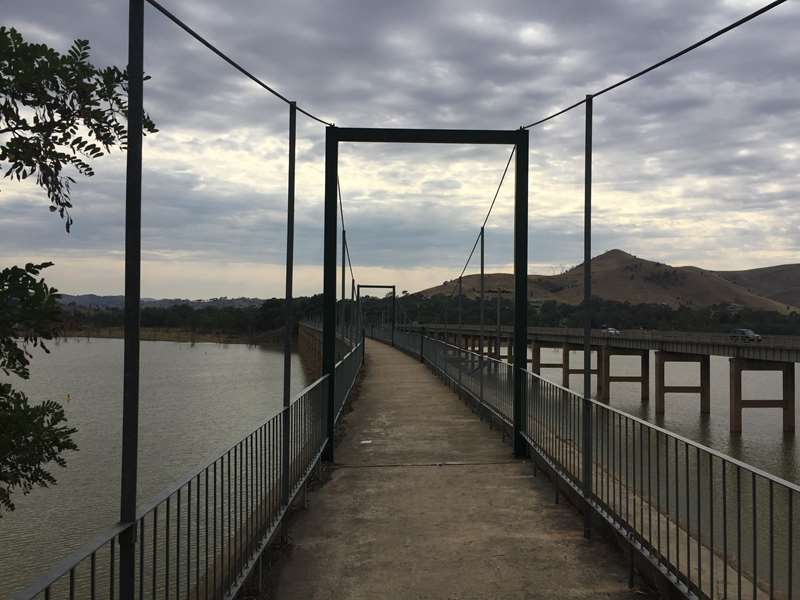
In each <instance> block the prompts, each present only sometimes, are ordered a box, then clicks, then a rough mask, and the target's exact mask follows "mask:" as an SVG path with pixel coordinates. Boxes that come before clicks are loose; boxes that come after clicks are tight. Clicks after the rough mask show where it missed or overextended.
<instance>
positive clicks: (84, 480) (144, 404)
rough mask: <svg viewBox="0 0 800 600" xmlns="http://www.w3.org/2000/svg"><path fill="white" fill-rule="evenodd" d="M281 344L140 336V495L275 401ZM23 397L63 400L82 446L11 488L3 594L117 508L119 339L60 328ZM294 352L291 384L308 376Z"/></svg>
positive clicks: (165, 482) (234, 434) (1, 554)
mask: <svg viewBox="0 0 800 600" xmlns="http://www.w3.org/2000/svg"><path fill="white" fill-rule="evenodd" d="M282 372H283V355H282V353H281V352H280V351H279V350H276V349H272V348H261V347H251V346H246V345H242V344H230V345H224V344H213V343H200V344H189V343H175V342H142V348H141V373H142V375H141V377H142V378H141V400H140V417H139V419H140V422H139V424H140V441H139V452H140V458H139V500H140V502H141V503H142V504H144V503H145V502H147V500H148V499H150V498H151V497H153V496H155V495H156V494H157V493H158V492H159V491H161V490H163V489H165V488H166V487H168V486H170V485H171V484H173V483H176V482H177V481H178V480H179V479H181V478H182V477H183V476H185V475H188V474H189V473H191V472H192V471H194V470H196V469H198V468H200V467H202V466H204V465H206V464H207V463H209V462H210V461H211V460H212V459H213V458H215V457H216V456H217V455H219V454H220V453H222V452H223V451H224V450H226V449H227V448H228V447H229V446H231V445H232V444H234V443H235V442H237V441H238V440H240V439H241V438H242V437H243V436H244V435H245V434H247V433H249V432H250V431H252V430H253V429H255V428H256V426H257V425H258V424H259V423H260V422H261V421H263V420H264V419H266V418H268V417H270V416H271V415H273V414H275V412H277V410H278V409H279V408H280V406H281V405H282V397H281V394H282ZM16 383H19V385H18V387H19V388H20V389H23V390H24V391H26V392H27V393H28V395H29V397H30V398H31V400H32V401H34V402H35V401H37V400H44V399H47V398H50V399H55V400H59V401H60V402H62V404H64V407H65V410H66V413H67V417H68V418H69V421H70V424H72V425H74V426H76V427H77V428H78V433H77V434H76V436H75V439H76V442H77V444H78V447H79V449H80V451H79V452H74V453H70V454H69V455H68V456H67V461H68V466H67V468H66V469H59V468H56V469H55V470H54V475H55V477H56V479H57V480H58V485H56V486H54V487H52V488H49V489H34V490H33V491H32V492H31V494H30V495H28V496H22V495H21V494H15V495H14V497H13V500H14V501H15V503H16V505H17V509H16V511H14V512H13V513H10V514H6V515H5V516H3V518H2V519H0V598H5V597H7V596H8V595H9V594H10V593H11V592H13V591H14V590H16V589H18V588H19V587H21V586H22V585H24V584H25V583H27V582H28V581H29V580H30V579H31V577H33V576H36V575H37V574H39V573H41V572H42V571H43V570H45V569H46V568H47V567H49V566H51V565H52V564H53V562H54V561H55V560H56V559H58V558H60V557H62V556H63V555H65V554H67V553H68V552H70V551H72V550H74V549H76V548H78V547H79V546H81V545H82V544H83V543H86V542H87V541H88V540H89V539H91V537H92V536H93V535H94V534H97V533H98V532H100V531H102V530H103V529H104V528H105V527H107V526H109V525H111V524H113V523H115V522H116V521H117V519H118V510H119V477H120V475H119V464H120V459H119V454H120V447H121V438H120V434H121V428H120V421H121V414H122V340H104V339H94V340H90V341H87V340H85V339H77V338H72V339H65V340H62V341H61V342H60V343H59V344H57V345H54V346H53V347H52V348H51V354H50V355H44V354H43V353H42V354H37V355H36V357H35V359H34V361H33V364H32V368H31V379H30V381H28V382H20V381H19V380H16V381H15V384H16ZM306 383H307V382H306V376H305V373H304V371H303V369H302V366H301V364H300V361H299V358H298V357H297V356H295V357H294V360H293V366H292V390H293V393H295V392H298V391H300V390H301V389H302V388H303V387H304V386H305V385H306Z"/></svg>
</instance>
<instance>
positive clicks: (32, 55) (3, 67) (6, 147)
mask: <svg viewBox="0 0 800 600" xmlns="http://www.w3.org/2000/svg"><path fill="white" fill-rule="evenodd" d="M89 49H90V47H89V42H88V41H87V40H75V42H74V43H73V44H72V46H71V47H70V49H69V51H68V52H67V53H66V54H60V53H59V52H57V51H56V50H53V49H52V48H50V47H48V46H47V45H45V44H32V43H29V42H26V41H25V40H24V39H23V37H22V35H21V34H20V33H19V32H18V31H16V30H15V29H14V28H6V27H2V26H0V135H2V134H7V135H8V139H7V141H5V142H2V143H1V144H0V169H3V170H5V174H4V177H5V178H16V179H17V180H23V179H26V178H28V177H30V176H32V175H35V176H36V183H37V185H39V186H40V187H42V188H43V189H44V190H45V191H46V192H47V196H48V198H49V199H50V202H51V205H50V211H51V212H56V211H57V212H58V213H59V215H60V216H61V217H62V218H63V219H64V220H65V225H66V228H67V231H69V229H70V226H71V225H72V218H71V217H70V214H69V209H70V208H72V200H71V197H70V185H71V184H73V183H75V179H73V178H72V177H71V176H69V175H66V174H64V168H65V167H73V168H74V169H75V170H76V171H77V172H78V173H79V174H81V175H84V176H87V177H91V176H92V175H94V171H93V169H92V167H91V166H90V164H89V161H90V160H91V159H95V158H98V157H100V156H102V155H103V154H107V153H108V152H110V150H111V148H113V147H115V146H120V147H121V148H123V149H124V148H125V146H126V143H127V131H126V125H125V121H126V117H127V113H128V102H127V88H128V74H127V71H125V70H120V69H119V68H117V67H114V66H111V67H105V68H103V69H98V68H96V67H95V66H94V65H92V64H91V63H90V62H89ZM145 79H147V78H145ZM143 119H144V121H143V131H144V132H150V133H154V132H156V131H157V130H156V127H155V124H154V123H153V121H152V120H151V119H150V117H149V116H148V115H147V114H146V113H145V114H144V115H143Z"/></svg>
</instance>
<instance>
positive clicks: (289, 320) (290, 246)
mask: <svg viewBox="0 0 800 600" xmlns="http://www.w3.org/2000/svg"><path fill="white" fill-rule="evenodd" d="M296 144H297V104H296V103H294V102H290V103H289V178H288V185H287V188H288V194H287V199H286V287H285V292H284V301H283V323H284V325H283V327H284V332H283V408H284V411H283V435H282V438H283V448H282V454H283V462H282V472H281V479H282V481H283V485H282V486H281V487H282V492H283V502H284V504H285V503H286V502H288V500H289V447H290V446H289V436H290V435H291V425H290V419H289V406H290V405H291V403H292V397H291V393H292V330H293V327H292V324H293V315H292V294H293V291H292V283H293V278H294V189H295V186H294V166H295V147H296Z"/></svg>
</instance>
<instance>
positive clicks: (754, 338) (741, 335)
mask: <svg viewBox="0 0 800 600" xmlns="http://www.w3.org/2000/svg"><path fill="white" fill-rule="evenodd" d="M731 340H732V341H734V342H744V343H746V344H748V343H750V342H760V341H761V340H762V338H761V336H760V335H758V334H757V333H756V332H755V331H753V330H752V329H734V330H733V331H732V332H731Z"/></svg>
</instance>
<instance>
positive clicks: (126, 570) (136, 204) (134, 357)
mask: <svg viewBox="0 0 800 600" xmlns="http://www.w3.org/2000/svg"><path fill="white" fill-rule="evenodd" d="M143 82H144V0H130V4H129V14H128V151H127V157H126V158H127V171H126V175H125V346H124V348H125V349H124V353H125V354H124V358H123V388H122V465H121V485H120V521H121V522H122V523H127V524H129V527H128V528H127V529H126V530H125V531H123V532H122V533H121V534H120V536H119V545H120V552H119V559H120V561H119V596H120V599H121V600H133V596H134V588H135V578H136V530H135V521H136V481H137V466H138V461H139V308H140V301H141V266H142V265H141V260H142V120H143V115H144V106H143V104H144V102H143V94H144V89H143ZM112 585H113V583H112Z"/></svg>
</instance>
